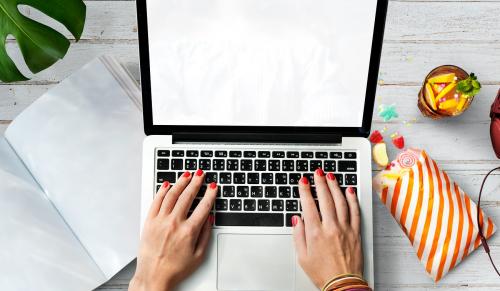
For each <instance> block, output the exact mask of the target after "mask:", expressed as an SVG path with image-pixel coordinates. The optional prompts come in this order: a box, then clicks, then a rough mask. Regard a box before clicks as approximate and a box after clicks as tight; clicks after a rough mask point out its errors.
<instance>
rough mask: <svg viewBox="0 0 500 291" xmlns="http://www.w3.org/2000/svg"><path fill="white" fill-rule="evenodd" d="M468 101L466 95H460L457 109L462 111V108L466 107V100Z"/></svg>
mask: <svg viewBox="0 0 500 291" xmlns="http://www.w3.org/2000/svg"><path fill="white" fill-rule="evenodd" d="M466 101H467V98H465V97H463V96H462V97H460V101H459V102H458V105H457V111H462V109H464V105H465V102H466Z"/></svg>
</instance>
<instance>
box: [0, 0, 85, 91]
mask: <svg viewBox="0 0 500 291" xmlns="http://www.w3.org/2000/svg"><path fill="white" fill-rule="evenodd" d="M18 5H28V6H31V7H33V8H35V9H38V10H39V11H41V12H43V13H44V14H46V15H47V16H49V17H51V18H53V19H55V20H57V21H59V22H60V23H61V24H62V25H64V26H65V27H66V28H67V29H68V30H69V31H70V32H71V34H72V35H73V36H74V37H75V39H76V40H77V41H78V40H79V39H80V37H81V35H82V32H83V26H84V24H85V14H86V7H85V4H84V3H83V1H82V0H0V81H3V82H14V81H22V80H27V78H26V77H25V76H24V75H23V74H22V73H21V72H20V71H19V70H18V69H17V67H16V65H15V63H14V62H13V61H12V59H11V58H10V57H9V56H8V54H7V49H6V39H7V36H8V35H12V36H13V37H14V38H15V39H16V41H17V43H18V45H19V48H20V50H21V53H22V55H23V58H24V61H25V62H26V65H27V66H28V68H29V69H30V71H31V72H32V73H35V74H36V73H38V72H40V71H42V70H44V69H46V68H48V67H50V66H51V65H53V64H54V63H55V62H57V61H58V60H60V59H62V58H63V57H64V56H65V55H66V52H67V51H68V48H69V45H70V42H69V40H68V39H66V37H65V36H64V35H62V34H61V33H59V32H57V31H56V30H54V29H52V28H50V27H48V26H46V25H44V24H41V23H38V22H36V21H33V20H31V19H29V18H27V17H25V16H24V15H22V14H21V13H20V12H19V10H18Z"/></svg>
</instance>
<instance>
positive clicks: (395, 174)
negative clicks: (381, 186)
mask: <svg viewBox="0 0 500 291" xmlns="http://www.w3.org/2000/svg"><path fill="white" fill-rule="evenodd" d="M400 176H401V175H400V174H397V173H387V174H384V178H387V179H391V180H397V179H398V178H399V177H400Z"/></svg>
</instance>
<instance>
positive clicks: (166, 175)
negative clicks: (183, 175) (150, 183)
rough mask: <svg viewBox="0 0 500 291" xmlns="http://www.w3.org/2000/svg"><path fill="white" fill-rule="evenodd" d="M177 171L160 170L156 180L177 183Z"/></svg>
mask: <svg viewBox="0 0 500 291" xmlns="http://www.w3.org/2000/svg"><path fill="white" fill-rule="evenodd" d="M176 180H177V179H176V177H175V173H174V172H158V173H157V174H156V182H157V183H163V182H165V181H168V182H170V183H171V184H173V183H175V181H176Z"/></svg>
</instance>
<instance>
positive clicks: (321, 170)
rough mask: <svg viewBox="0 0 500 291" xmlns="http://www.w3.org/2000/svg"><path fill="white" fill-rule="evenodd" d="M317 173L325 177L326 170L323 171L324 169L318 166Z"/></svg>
mask: <svg viewBox="0 0 500 291" xmlns="http://www.w3.org/2000/svg"><path fill="white" fill-rule="evenodd" d="M316 175H318V176H320V177H323V176H324V175H325V172H323V169H321V168H317V169H316Z"/></svg>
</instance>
